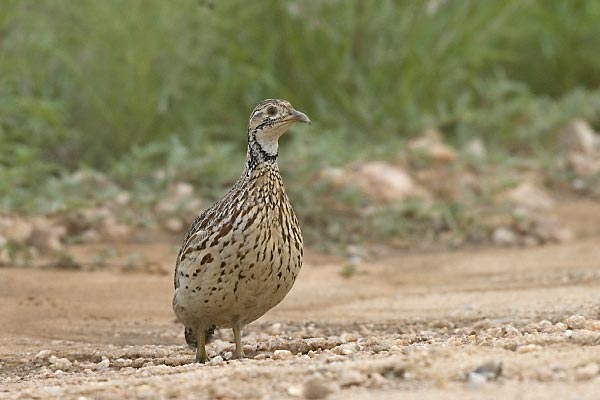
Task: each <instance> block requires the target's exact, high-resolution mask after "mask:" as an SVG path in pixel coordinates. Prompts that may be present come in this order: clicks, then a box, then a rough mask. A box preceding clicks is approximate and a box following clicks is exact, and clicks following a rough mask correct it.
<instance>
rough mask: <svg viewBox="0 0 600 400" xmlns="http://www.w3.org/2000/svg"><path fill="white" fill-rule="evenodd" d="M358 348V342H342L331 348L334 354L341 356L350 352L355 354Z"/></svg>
mask: <svg viewBox="0 0 600 400" xmlns="http://www.w3.org/2000/svg"><path fill="white" fill-rule="evenodd" d="M356 350H357V349H356V344H351V343H346V344H341V345H339V346H335V347H334V348H332V349H331V351H332V352H333V354H337V355H340V356H347V355H350V354H354V353H356Z"/></svg>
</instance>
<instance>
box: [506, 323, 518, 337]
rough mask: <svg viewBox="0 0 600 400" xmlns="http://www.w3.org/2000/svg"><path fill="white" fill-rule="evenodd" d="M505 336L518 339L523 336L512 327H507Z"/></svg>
mask: <svg viewBox="0 0 600 400" xmlns="http://www.w3.org/2000/svg"><path fill="white" fill-rule="evenodd" d="M503 336H504V337H517V336H521V332H519V330H518V329H517V328H515V327H514V326H512V325H506V326H505V327H504V329H503Z"/></svg>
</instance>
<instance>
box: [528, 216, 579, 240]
mask: <svg viewBox="0 0 600 400" xmlns="http://www.w3.org/2000/svg"><path fill="white" fill-rule="evenodd" d="M533 231H534V233H535V235H536V236H537V237H539V238H540V239H541V240H543V241H544V242H552V243H564V242H568V241H571V240H573V238H574V237H575V235H574V233H573V231H572V230H571V229H569V228H568V227H566V226H565V225H564V224H563V223H562V222H561V221H560V220H559V219H557V218H556V217H552V216H538V217H536V218H535V221H534V228H533Z"/></svg>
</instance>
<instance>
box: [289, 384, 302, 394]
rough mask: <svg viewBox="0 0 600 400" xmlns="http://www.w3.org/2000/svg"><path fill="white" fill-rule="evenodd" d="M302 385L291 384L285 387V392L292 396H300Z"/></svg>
mask: <svg viewBox="0 0 600 400" xmlns="http://www.w3.org/2000/svg"><path fill="white" fill-rule="evenodd" d="M302 393H303V392H302V386H299V385H293V386H288V388H287V394H289V395H290V396H292V397H300V396H302Z"/></svg>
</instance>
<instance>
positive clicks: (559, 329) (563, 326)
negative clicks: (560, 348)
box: [554, 322, 567, 332]
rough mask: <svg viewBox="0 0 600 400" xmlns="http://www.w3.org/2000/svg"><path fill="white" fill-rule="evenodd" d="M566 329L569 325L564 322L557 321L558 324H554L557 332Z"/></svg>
mask: <svg viewBox="0 0 600 400" xmlns="http://www.w3.org/2000/svg"><path fill="white" fill-rule="evenodd" d="M566 330H567V325H565V324H563V323H562V322H557V323H556V324H554V331H555V332H564V331H566Z"/></svg>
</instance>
